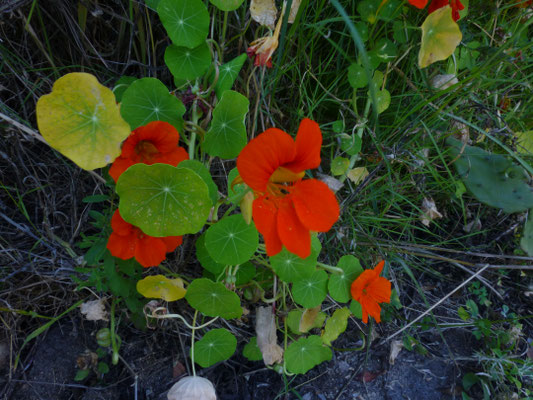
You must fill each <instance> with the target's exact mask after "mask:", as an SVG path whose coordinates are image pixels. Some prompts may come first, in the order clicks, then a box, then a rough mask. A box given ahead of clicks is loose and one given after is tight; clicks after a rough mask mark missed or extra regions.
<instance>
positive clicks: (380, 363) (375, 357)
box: [0, 318, 469, 400]
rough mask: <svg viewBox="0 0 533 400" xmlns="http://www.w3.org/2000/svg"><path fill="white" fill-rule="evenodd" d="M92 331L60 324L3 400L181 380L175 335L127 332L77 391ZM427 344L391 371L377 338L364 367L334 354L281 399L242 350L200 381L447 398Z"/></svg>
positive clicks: (449, 365)
mask: <svg viewBox="0 0 533 400" xmlns="http://www.w3.org/2000/svg"><path fill="white" fill-rule="evenodd" d="M352 328H354V327H352ZM98 329H99V326H98V324H97V323H94V322H87V321H85V322H84V321H83V320H82V319H78V318H72V319H70V320H69V319H64V320H61V321H59V322H58V323H57V324H56V325H54V326H53V327H52V328H51V329H50V330H49V331H48V332H46V334H43V335H41V336H40V337H39V338H38V339H37V341H36V342H35V343H34V344H33V345H32V346H31V350H29V351H28V354H27V356H26V357H24V358H23V359H22V362H21V364H20V366H19V368H18V369H17V371H16V372H15V373H13V374H12V375H11V379H9V377H8V373H7V372H8V371H6V368H5V367H4V371H3V373H4V374H5V375H4V374H3V375H4V376H3V377H2V378H0V386H3V389H2V395H3V398H4V399H6V400H7V399H9V400H41V399H47V400H52V399H55V400H67V399H83V400H97V399H106V400H115V399H116V400H119V399H139V400H163V399H166V393H167V392H168V389H169V388H170V386H172V384H173V383H174V382H176V381H177V380H178V379H179V377H181V375H182V372H183V369H182V368H181V366H182V365H183V364H181V363H182V362H183V363H185V360H183V358H182V354H183V352H182V350H181V346H180V340H179V337H178V336H179V335H178V334H177V333H176V332H172V331H171V330H169V329H168V328H161V329H158V330H157V331H155V332H152V331H149V332H141V331H137V330H135V329H134V328H130V330H129V332H127V334H128V337H127V338H123V344H122V348H121V351H120V353H121V354H122V356H123V360H121V361H120V362H119V364H118V365H116V366H111V370H110V372H109V373H108V374H106V375H105V377H104V378H103V379H102V380H97V379H96V377H95V376H94V375H92V378H90V379H89V380H88V381H85V382H84V383H83V384H80V383H78V382H75V381H74V376H75V374H76V370H77V369H76V360H77V358H78V357H79V356H80V355H82V354H83V353H84V351H86V350H92V351H95V350H96V348H97V344H96V340H95V337H94V335H95V333H96V331H97V330H98ZM349 330H350V328H349ZM353 331H355V329H353ZM350 336H354V335H353V334H352V335H350V333H347V335H346V337H344V338H341V339H339V341H340V342H341V343H337V342H335V345H336V346H354V345H360V343H357V338H355V337H353V338H352V337H350ZM445 338H446V340H447V342H448V344H449V345H450V347H451V350H452V351H453V352H454V355H455V356H458V355H459V356H460V355H466V354H468V351H469V343H468V339H467V338H465V337H462V336H461V335H460V334H459V333H458V332H454V331H453V330H449V331H447V332H446V337H445ZM426 345H427V348H428V349H429V350H430V351H429V353H428V354H427V355H426V356H422V355H420V354H417V353H416V352H409V351H406V350H402V351H401V352H400V354H399V356H398V357H397V358H396V360H395V362H394V364H393V365H391V364H390V362H389V354H390V345H388V344H384V343H381V342H380V338H378V339H376V340H375V341H374V343H373V345H372V350H371V353H370V357H369V360H368V361H367V364H366V367H365V355H366V352H365V351H360V352H354V351H336V352H334V357H333V359H332V360H331V361H330V362H327V363H324V364H321V365H320V366H318V367H316V368H315V369H313V370H312V371H311V372H309V373H308V374H307V375H306V376H298V377H296V379H294V380H292V381H291V383H290V385H289V386H288V387H289V388H291V389H292V390H293V391H291V392H290V393H288V394H283V393H284V391H285V385H284V383H283V378H282V376H281V375H278V374H277V373H275V372H273V371H271V370H268V369H266V368H264V365H262V362H249V361H247V360H246V359H245V358H244V357H242V356H241V355H240V352H241V350H242V347H241V348H239V349H238V350H237V353H238V355H237V356H234V357H233V358H232V359H231V360H230V361H228V362H225V363H221V364H218V365H216V366H213V367H211V368H207V369H204V370H200V371H199V374H200V375H201V376H204V377H206V378H209V379H210V380H212V382H213V383H214V384H215V387H216V389H217V394H218V396H219V399H220V400H231V399H243V400H248V399H249V400H255V399H261V400H265V399H297V398H302V399H304V400H314V399H319V400H333V399H339V400H348V399H365V400H378V399H388V400H401V399H436V400H438V399H451V398H453V396H452V393H454V392H455V388H456V387H457V386H458V385H460V378H461V375H462V372H461V371H460V370H459V369H458V368H457V367H456V365H455V364H454V363H453V362H452V361H451V357H450V356H449V353H448V350H447V349H446V348H445V346H443V345H442V340H441V338H440V337H438V336H437V335H435V336H434V337H433V336H432V335H428V336H427V343H426ZM363 371H364V372H363ZM289 378H290V377H289ZM298 396H299V397H298Z"/></svg>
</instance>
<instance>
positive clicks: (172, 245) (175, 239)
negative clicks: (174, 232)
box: [159, 236, 183, 253]
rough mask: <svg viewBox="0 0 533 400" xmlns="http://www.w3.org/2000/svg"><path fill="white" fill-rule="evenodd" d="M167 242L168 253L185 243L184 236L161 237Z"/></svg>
mask: <svg viewBox="0 0 533 400" xmlns="http://www.w3.org/2000/svg"><path fill="white" fill-rule="evenodd" d="M159 239H161V240H162V241H163V243H165V246H166V247H167V253H170V252H171V251H174V250H176V247H178V246H180V245H181V244H182V243H183V236H166V237H161V238H159Z"/></svg>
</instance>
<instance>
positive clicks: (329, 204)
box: [237, 118, 339, 258]
mask: <svg viewBox="0 0 533 400" xmlns="http://www.w3.org/2000/svg"><path fill="white" fill-rule="evenodd" d="M321 146H322V133H321V132H320V128H319V126H318V124H317V123H316V122H314V121H311V120H310V119H307V118H306V119H304V120H302V122H301V123H300V127H299V128H298V133H297V135H296V140H294V139H293V138H292V137H291V136H290V135H289V134H288V133H285V132H283V131H282V130H280V129H276V128H270V129H267V130H266V131H265V132H263V133H261V134H260V135H259V136H257V137H256V138H255V139H253V140H251V141H250V143H248V144H247V145H246V147H245V148H244V149H243V150H242V151H241V153H240V154H239V157H238V158H237V169H238V170H239V175H240V177H241V179H242V180H243V181H244V182H245V183H246V184H247V185H248V186H249V187H250V188H252V190H253V191H254V196H255V199H254V201H253V204H252V217H253V220H254V222H255V225H256V227H257V230H258V231H259V232H260V233H261V234H262V235H263V237H264V240H265V246H266V252H267V254H268V255H269V256H273V255H275V254H277V253H279V252H280V251H281V249H282V245H283V246H285V247H286V248H287V250H288V251H290V252H291V253H294V254H296V255H298V256H299V257H302V258H305V257H307V256H309V254H310V253H311V235H310V231H315V232H326V231H328V230H329V229H330V228H331V226H332V225H333V224H334V223H335V222H336V221H337V219H338V218H339V204H338V202H337V199H336V198H335V194H333V192H332V191H331V190H330V189H329V188H328V186H327V185H326V184H325V183H324V182H321V181H319V180H316V179H307V180H302V178H303V177H304V175H305V170H306V169H312V168H317V167H318V166H319V165H320V147H321Z"/></svg>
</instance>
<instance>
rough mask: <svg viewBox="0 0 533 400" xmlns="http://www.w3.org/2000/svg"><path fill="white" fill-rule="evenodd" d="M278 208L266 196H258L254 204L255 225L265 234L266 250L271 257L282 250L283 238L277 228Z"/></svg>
mask: <svg viewBox="0 0 533 400" xmlns="http://www.w3.org/2000/svg"><path fill="white" fill-rule="evenodd" d="M277 214H278V209H277V208H276V206H275V204H274V203H273V202H272V201H269V200H268V198H267V197H266V196H262V197H258V198H257V199H255V200H254V202H253V204H252V216H253V219H254V222H255V227H256V228H257V230H258V231H259V233H261V235H263V238H264V240H265V246H266V252H267V255H268V256H269V257H271V256H274V255H276V254H278V253H279V252H280V251H281V240H280V238H279V235H278V228H277Z"/></svg>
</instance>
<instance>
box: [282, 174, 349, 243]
mask: <svg viewBox="0 0 533 400" xmlns="http://www.w3.org/2000/svg"><path fill="white" fill-rule="evenodd" d="M291 198H292V201H293V202H294V208H295V209H296V213H297V214H298V218H299V219H300V221H301V223H302V224H303V225H304V226H305V227H306V228H307V229H310V230H312V231H317V232H326V231H328V230H329V229H330V228H331V226H332V225H333V224H334V223H335V222H336V221H337V219H339V212H340V209H339V203H338V202H337V198H336V197H335V194H333V192H332V191H331V190H330V189H329V188H328V185H326V184H325V183H324V182H322V181H319V180H316V179H308V180H305V181H301V182H298V183H297V184H296V185H294V189H293V192H292V196H291Z"/></svg>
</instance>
